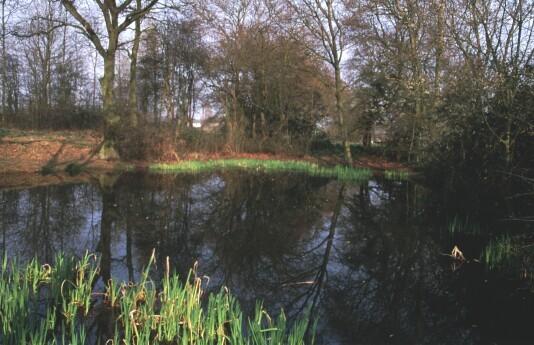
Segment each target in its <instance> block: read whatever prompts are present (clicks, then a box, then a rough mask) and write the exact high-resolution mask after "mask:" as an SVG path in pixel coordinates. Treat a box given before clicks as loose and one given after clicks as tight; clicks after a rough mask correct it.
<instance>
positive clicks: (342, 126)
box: [334, 65, 352, 166]
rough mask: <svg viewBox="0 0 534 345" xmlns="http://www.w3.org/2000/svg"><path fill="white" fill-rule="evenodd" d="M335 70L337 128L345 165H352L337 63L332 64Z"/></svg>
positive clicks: (339, 70)
mask: <svg viewBox="0 0 534 345" xmlns="http://www.w3.org/2000/svg"><path fill="white" fill-rule="evenodd" d="M334 70H335V83H336V91H335V92H336V112H337V118H338V120H339V128H340V130H341V136H342V140H343V151H344V155H345V165H347V166H351V165H352V152H350V143H349V141H348V138H347V137H348V135H347V127H346V126H345V119H344V115H343V98H342V95H341V69H340V68H339V65H337V66H334Z"/></svg>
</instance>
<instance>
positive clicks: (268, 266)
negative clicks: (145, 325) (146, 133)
mask: <svg viewBox="0 0 534 345" xmlns="http://www.w3.org/2000/svg"><path fill="white" fill-rule="evenodd" d="M0 200H1V205H0V226H1V236H2V238H1V249H2V250H3V252H4V253H7V254H8V255H10V256H17V257H19V258H22V259H28V258H32V257H34V256H35V255H37V256H39V258H40V260H41V261H50V260H51V259H52V257H53V256H54V254H55V253H57V252H58V251H63V252H66V253H68V254H76V255H80V254H82V253H84V252H85V251H86V250H88V251H90V252H97V253H99V254H100V255H101V267H102V279H103V281H106V280H107V279H108V278H109V276H110V275H113V276H115V277H117V278H118V279H119V280H125V281H135V280H136V279H137V278H138V276H139V272H140V270H141V269H142V267H143V266H145V265H146V264H147V263H148V261H149V258H150V255H151V253H152V250H153V248H155V250H156V257H157V265H158V268H159V269H162V266H163V264H164V262H165V258H166V257H167V256H168V257H169V258H170V263H171V266H172V267H174V268H175V269H176V271H177V272H178V273H179V274H180V276H182V277H185V276H186V275H187V273H188V271H189V269H190V268H191V267H192V266H193V265H194V264H195V262H198V269H197V273H198V274H199V275H204V276H206V277H209V285H208V287H207V288H208V290H212V291H218V290H219V289H220V287H221V286H227V287H228V288H229V290H230V291H231V292H232V293H233V294H234V295H236V296H237V297H238V299H239V301H240V303H241V306H242V307H243V309H244V311H245V313H247V312H251V311H252V310H253V308H254V305H255V301H256V300H258V299H259V300H263V301H264V305H265V306H266V307H267V308H268V310H269V311H271V312H272V313H276V310H279V309H280V308H283V309H284V311H285V312H286V314H287V315H288V316H289V317H290V318H292V317H295V316H296V315H298V314H299V313H302V311H303V310H304V309H305V307H306V306H307V305H312V306H313V310H312V313H313V315H314V316H317V317H319V323H318V336H317V340H318V343H324V344H532V343H534V311H533V310H534V303H533V301H534V298H533V295H534V294H533V291H532V285H531V283H532V281H531V280H532V277H531V276H530V272H526V271H525V272H523V271H522V269H523V268H522V267H524V265H523V266H522V265H521V263H520V264H510V265H508V266H504V268H503V267H502V266H500V267H499V268H497V267H494V268H493V269H490V268H489V265H487V264H485V263H484V262H483V260H481V261H482V262H477V261H478V260H479V259H481V253H482V252H483V251H484V250H486V249H485V248H487V246H488V244H489V242H488V241H489V238H490V237H491V233H492V232H493V231H495V229H499V228H502V227H507V226H508V224H507V223H502V222H499V221H498V220H495V219H492V217H488V216H487V214H492V212H493V211H487V213H485V212H486V211H484V210H483V206H484V205H483V204H484V202H483V201H484V200H480V202H479V205H476V206H477V207H480V209H481V210H480V211H477V212H474V211H473V212H472V213H470V214H467V215H466V214H462V213H461V212H460V211H458V210H459V209H461V207H460V205H461V201H458V202H456V201H455V200H449V202H450V205H448V206H447V205H444V203H443V199H440V198H438V197H436V195H435V194H434V193H432V192H431V191H430V190H428V189H426V188H424V187H422V186H420V185H417V184H415V183H412V182H394V181H386V180H371V181H368V182H364V183H361V184H350V183H345V184H343V183H340V182H337V181H331V180H325V179H317V178H311V177H308V176H304V175H291V174H262V173H253V174H250V173H246V172H235V171H234V172H219V173H214V174H202V175H141V174H126V175H123V176H120V177H112V176H104V177H101V178H100V180H99V181H96V180H95V182H94V183H90V184H78V185H58V186H47V187H36V188H31V189H18V190H8V189H6V190H2V191H0ZM438 200H439V201H438ZM465 200H467V199H464V202H465ZM455 207H456V209H455ZM533 213H534V212H533ZM473 214H474V215H473ZM469 217H471V218H469ZM455 245H458V247H459V248H460V249H461V250H462V251H463V254H464V255H465V256H466V258H467V259H468V260H469V262H468V263H467V262H466V263H461V262H459V261H454V260H453V259H451V258H450V257H448V256H445V255H443V253H450V252H451V250H452V248H453V247H454V246H455ZM527 259H529V257H528V256H527V257H525V258H523V259H521V260H527ZM527 264H528V263H527ZM158 272H159V271H156V272H155V273H154V274H155V275H157V274H162V272H159V273H158ZM155 278H157V277H155Z"/></svg>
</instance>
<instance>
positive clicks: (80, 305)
mask: <svg viewBox="0 0 534 345" xmlns="http://www.w3.org/2000/svg"><path fill="white" fill-rule="evenodd" d="M153 264H154V255H152V257H151V259H150V262H149V263H148V266H147V268H146V269H145V270H144V272H143V274H142V278H141V281H140V282H138V283H136V284H126V283H119V282H117V281H116V280H115V279H111V280H110V281H109V282H108V284H107V287H106V290H105V291H103V292H95V291H93V289H92V286H93V285H94V283H95V280H96V279H98V278H97V276H98V272H99V270H100V268H99V266H98V258H97V257H96V256H95V255H89V254H87V255H85V256H84V257H82V258H81V259H80V260H75V259H74V258H70V259H68V258H66V257H65V256H64V255H62V254H58V255H57V256H56V257H55V259H54V262H53V264H52V265H49V264H44V265H41V264H39V263H38V261H37V260H32V261H31V262H30V263H28V264H26V265H21V264H20V263H19V262H17V260H13V261H10V260H9V259H8V257H7V256H5V257H4V259H3V261H2V267H1V268H0V343H2V344H84V343H85V339H86V338H87V331H88V330H87V329H86V328H85V327H86V325H88V324H91V320H93V321H94V317H95V316H94V315H96V314H97V313H96V312H92V309H93V308H99V310H101V309H102V308H105V310H107V311H108V312H109V313H110V316H112V317H111V318H110V319H112V320H115V321H114V325H113V326H114V327H115V328H114V329H115V332H114V335H113V338H112V339H108V340H107V343H110V344H111V343H112V344H139V345H140V344H223V343H231V344H304V341H305V337H306V335H305V334H306V331H307V329H308V327H309V323H310V322H309V312H307V313H306V314H305V315H304V316H303V317H302V318H300V319H299V320H297V321H296V322H295V323H294V324H293V325H292V326H291V327H288V326H287V319H286V317H285V315H284V313H283V311H282V313H281V314H280V316H279V317H278V318H276V319H273V318H271V317H270V316H269V315H268V314H267V313H266V312H265V310H264V308H263V307H262V304H261V303H258V304H257V306H256V312H255V315H254V317H252V318H250V319H249V320H248V323H245V322H243V314H242V312H241V309H240V306H239V304H238V302H237V300H236V298H235V297H234V296H232V295H231V294H230V293H229V292H228V290H227V289H222V290H221V291H220V292H219V293H211V294H209V295H208V294H206V293H205V291H204V288H203V285H204V284H203V281H202V279H201V278H199V277H197V276H196V274H195V270H194V269H192V270H191V271H190V274H189V276H188V277H187V279H186V281H185V282H182V281H181V280H179V279H178V276H177V275H176V274H171V272H170V268H169V265H168V263H167V266H166V273H165V276H164V278H163V279H162V281H161V282H158V283H156V282H154V281H152V280H151V279H150V276H149V272H150V270H151V266H152V265H153ZM312 327H313V328H312V333H313V330H314V329H315V325H313V326H312ZM311 343H313V339H312V340H311Z"/></svg>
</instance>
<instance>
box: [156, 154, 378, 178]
mask: <svg viewBox="0 0 534 345" xmlns="http://www.w3.org/2000/svg"><path fill="white" fill-rule="evenodd" d="M223 169H243V170H252V171H254V170H255V171H262V172H266V173H282V172H290V173H303V174H308V175H310V176H316V177H324V178H335V179H337V180H342V181H365V180H368V179H370V178H371V176H372V171H371V170H370V169H356V168H351V167H345V166H342V165H336V166H334V167H324V166H320V165H319V164H316V163H311V162H303V161H281V160H261V159H216V160H209V161H186V162H180V163H176V164H153V165H151V166H150V167H149V170H150V171H151V172H157V173H201V172H206V171H213V170H223Z"/></svg>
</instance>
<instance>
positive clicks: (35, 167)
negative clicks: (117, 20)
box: [0, 128, 407, 188]
mask: <svg viewBox="0 0 534 345" xmlns="http://www.w3.org/2000/svg"><path fill="white" fill-rule="evenodd" d="M101 141H102V135H101V134H100V133H97V132H92V131H20V130H6V129H1V128H0V188H2V187H4V188H5V187H15V188H16V187H24V186H29V185H46V184H56V183H69V182H72V183H76V182H82V181H86V180H87V179H91V178H94V177H95V176H97V175H98V174H101V173H105V172H111V171H113V169H114V163H112V162H108V161H103V160H100V159H98V155H95V154H94V151H95V149H96V148H97V147H98V145H99V143H100V142H101ZM177 158H179V159H180V160H207V159H211V158H257V159H294V160H307V161H313V162H317V163H319V164H324V165H335V164H342V160H341V159H340V158H332V157H311V156H299V157H291V156H272V155H267V154H240V155H237V156H235V155H232V156H229V155H222V154H216V155H214V156H213V157H211V156H205V155H202V154H198V153H184V154H183V156H182V157H177ZM82 163H83V164H84V165H85V166H84V171H83V173H81V174H79V175H76V176H70V175H69V174H67V173H65V168H66V167H67V166H68V165H69V164H82ZM149 164H150V162H136V163H134V165H136V166H138V167H139V168H141V169H142V168H146V167H147V166H148V165H149ZM354 165H355V166H356V167H367V168H371V169H374V170H378V171H380V170H386V169H396V170H399V169H400V170H406V169H407V168H406V167H405V166H402V165H401V164H398V163H393V162H389V161H387V160H385V159H380V158H376V157H362V158H361V159H359V160H358V161H356V162H355V163H354ZM43 168H44V171H46V172H48V173H49V174H45V175H43V174H41V172H42V171H43Z"/></svg>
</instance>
